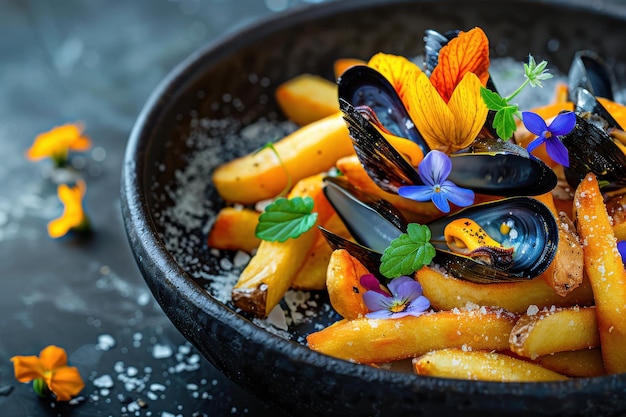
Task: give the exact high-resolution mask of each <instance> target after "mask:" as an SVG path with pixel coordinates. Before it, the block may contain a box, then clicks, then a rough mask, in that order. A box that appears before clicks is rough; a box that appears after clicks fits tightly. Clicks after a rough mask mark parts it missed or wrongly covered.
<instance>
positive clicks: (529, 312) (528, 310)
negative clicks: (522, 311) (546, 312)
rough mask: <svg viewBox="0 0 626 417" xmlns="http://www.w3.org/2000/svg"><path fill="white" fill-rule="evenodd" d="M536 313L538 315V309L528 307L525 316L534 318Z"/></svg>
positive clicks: (532, 306) (531, 306) (534, 306)
mask: <svg viewBox="0 0 626 417" xmlns="http://www.w3.org/2000/svg"><path fill="white" fill-rule="evenodd" d="M537 313H539V307H537V306H536V305H534V304H531V305H529V306H528V309H526V314H527V315H529V316H534V315H535V314H537Z"/></svg>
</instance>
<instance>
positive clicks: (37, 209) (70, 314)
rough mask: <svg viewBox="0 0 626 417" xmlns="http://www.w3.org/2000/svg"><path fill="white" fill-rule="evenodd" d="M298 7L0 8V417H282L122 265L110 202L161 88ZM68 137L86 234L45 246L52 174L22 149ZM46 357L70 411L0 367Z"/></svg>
mask: <svg viewBox="0 0 626 417" xmlns="http://www.w3.org/2000/svg"><path fill="white" fill-rule="evenodd" d="M302 3H304V1H291V0H290V1H287V0H285V1H272V0H266V1H261V0H206V1H199V0H136V1H123V0H109V1H98V2H95V1H86V0H85V1H81V0H62V1H55V2H51V1H47V0H27V1H24V0H3V1H2V2H1V12H0V144H1V146H2V148H1V149H2V150H1V151H0V311H1V313H2V320H1V321H0V410H1V411H0V415H2V416H6V417H13V416H16V417H18V416H19V417H21V416H73V417H80V416H89V417H96V416H126V415H128V416H158V417H172V416H196V415H197V416H203V415H211V416H222V415H253V416H256V415H267V414H269V413H271V414H273V415H274V416H276V417H280V416H281V415H282V414H281V413H280V412H279V411H277V410H274V409H272V408H270V407H268V406H266V405H265V404H264V403H263V402H261V401H259V400H257V399H255V398H252V397H250V396H249V395H248V394H247V393H246V392H244V391H242V389H240V388H239V387H238V386H236V385H234V384H233V383H232V382H230V381H229V380H228V379H227V378H225V377H224V376H222V375H221V374H220V373H219V372H218V371H216V370H215V369H214V368H213V367H212V365H210V364H209V363H208V362H207V361H206V360H205V359H204V358H203V357H201V356H200V355H199V354H198V353H197V352H196V351H195V349H194V348H193V347H191V345H190V344H188V343H187V342H186V340H185V339H184V338H183V337H182V336H181V335H180V334H179V332H178V331H177V330H176V329H175V328H174V327H173V325H172V324H171V323H170V322H169V320H168V319H167V318H166V317H165V315H164V314H163V313H162V311H161V309H160V308H159V306H158V305H157V304H156V303H155V301H154V299H153V298H152V295H151V293H150V292H149V290H148V288H147V286H146V285H145V283H144V281H143V279H142V277H141V275H140V273H139V271H138V269H137V266H136V264H135V261H134V260H133V258H132V255H131V251H130V247H129V245H128V241H127V238H126V235H125V233H124V228H123V224H122V218H121V212H120V199H119V187H120V170H121V164H122V157H123V153H124V149H125V146H126V141H127V138H128V136H129V133H130V130H131V128H132V126H133V123H134V121H135V118H136V116H137V115H138V113H139V111H140V109H141V107H142V106H143V104H144V103H145V101H146V100H147V98H148V96H149V94H150V92H151V91H152V90H153V89H154V88H155V87H156V85H157V84H158V83H159V82H160V81H161V80H162V79H163V78H164V76H165V75H166V74H167V73H168V72H169V71H170V70H171V69H172V68H173V67H174V66H175V65H176V64H177V63H178V62H180V61H181V60H183V59H184V58H185V57H187V56H188V55H189V54H191V53H192V52H193V51H194V50H196V49H197V48H199V47H201V46H202V45H204V44H206V43H207V42H210V41H211V40H212V39H215V38H216V37H218V36H220V35H222V34H224V33H226V32H229V31H234V30H236V29H237V28H238V27H241V26H243V25H246V24H248V23H250V22H252V21H254V20H255V19H258V18H260V17H263V16H267V15H269V14H271V13H273V12H275V11H277V10H278V9H283V8H286V7H297V6H298V5H301V4H302ZM75 121H82V122H83V123H84V124H85V126H86V131H85V133H86V134H87V135H88V136H89V137H90V138H91V139H92V141H93V145H94V146H93V148H92V150H91V151H89V152H87V153H85V154H75V156H74V157H73V158H72V164H73V166H74V167H75V169H76V172H75V173H73V174H72V175H78V176H80V177H82V178H84V179H85V180H86V183H87V195H86V203H85V204H86V209H87V211H88V214H89V216H90V218H91V221H92V223H93V226H94V229H95V232H94V233H93V234H92V235H91V236H90V237H77V236H67V237H64V238H62V239H57V240H53V239H51V238H49V237H48V236H47V233H46V224H47V222H48V221H50V220H51V219H53V218H55V217H57V216H58V215H60V213H61V210H62V207H61V204H60V202H59V201H58V199H57V197H56V182H57V181H58V175H59V173H58V172H56V173H54V172H53V171H52V165H51V163H50V161H48V160H46V161H41V162H37V163H31V162H28V161H27V160H26V159H25V157H24V153H25V151H26V149H27V148H28V147H29V146H30V145H31V143H32V141H33V139H34V138H35V136H36V135H37V134H39V133H41V132H45V131H47V130H49V129H51V128H52V127H54V126H56V125H59V124H63V123H67V122H75ZM48 344H56V345H58V346H61V347H63V348H65V349H66V351H67V352H68V355H69V358H70V362H71V364H72V365H75V366H77V367H78V368H79V370H80V372H81V374H82V376H83V379H84V380H85V383H86V387H85V389H84V390H83V392H82V393H81V396H80V397H79V398H78V399H77V400H76V401H75V402H73V403H70V404H67V403H65V404H61V403H58V404H55V403H54V402H52V401H50V400H40V399H38V397H37V396H36V395H35V394H34V392H33V391H32V389H31V386H30V384H20V383H18V382H16V380H15V379H14V377H13V366H12V364H11V362H10V358H11V357H12V356H14V355H34V354H38V353H39V351H40V350H41V349H42V348H43V347H45V346H46V345H48ZM139 404H142V407H140V406H139Z"/></svg>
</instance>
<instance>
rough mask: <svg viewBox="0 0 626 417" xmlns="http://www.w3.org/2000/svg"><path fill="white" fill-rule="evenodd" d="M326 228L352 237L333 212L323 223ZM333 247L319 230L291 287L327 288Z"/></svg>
mask: <svg viewBox="0 0 626 417" xmlns="http://www.w3.org/2000/svg"><path fill="white" fill-rule="evenodd" d="M322 226H324V228H325V229H327V230H330V231H331V232H333V233H335V234H336V235H339V236H341V237H344V238H346V239H348V238H350V232H348V229H346V226H345V225H344V224H343V222H342V221H341V218H340V217H339V216H338V215H337V214H336V213H333V215H332V216H330V218H329V219H328V220H327V221H326V222H325V223H324V224H323V225H322ZM332 252H333V249H332V248H331V247H330V245H329V244H328V242H327V241H326V238H325V237H324V235H322V233H321V232H320V231H319V230H318V231H317V237H316V238H315V243H314V244H313V247H312V248H311V250H310V251H309V253H308V254H307V256H306V259H305V261H304V263H303V264H302V266H301V267H300V269H299V270H298V272H297V273H296V277H295V278H294V280H293V282H292V283H291V288H293V289H296V290H323V289H325V288H326V271H327V270H328V262H329V261H330V257H331V255H332Z"/></svg>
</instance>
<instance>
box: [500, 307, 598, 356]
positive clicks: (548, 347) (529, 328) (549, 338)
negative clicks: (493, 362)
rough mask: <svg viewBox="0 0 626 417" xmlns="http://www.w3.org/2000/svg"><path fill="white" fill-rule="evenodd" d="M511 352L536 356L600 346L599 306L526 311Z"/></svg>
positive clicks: (514, 338)
mask: <svg viewBox="0 0 626 417" xmlns="http://www.w3.org/2000/svg"><path fill="white" fill-rule="evenodd" d="M509 341H510V343H511V351H513V352H514V353H516V354H518V355H520V356H523V357H526V358H530V359H536V358H537V357H538V356H543V355H549V354H551V353H556V352H565V351H572V350H580V349H590V348H594V347H598V346H600V336H599V334H598V323H597V322H596V311H595V307H585V308H578V307H571V308H558V309H556V308H555V309H544V310H541V311H539V312H537V313H534V314H532V315H528V314H523V315H522V316H521V317H520V318H519V320H518V321H517V323H515V327H513V330H512V331H511V337H510V339H509Z"/></svg>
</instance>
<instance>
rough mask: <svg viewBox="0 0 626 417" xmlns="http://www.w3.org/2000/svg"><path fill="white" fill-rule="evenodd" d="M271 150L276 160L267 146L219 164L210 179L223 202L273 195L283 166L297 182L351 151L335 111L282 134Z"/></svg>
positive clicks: (279, 186) (280, 185)
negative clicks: (287, 133)
mask: <svg viewBox="0 0 626 417" xmlns="http://www.w3.org/2000/svg"><path fill="white" fill-rule="evenodd" d="M274 149H275V150H276V153H278V155H280V160H279V159H278V158H277V157H276V155H275V154H274V152H273V151H272V150H271V149H263V150H261V151H259V152H254V153H250V154H248V155H245V156H243V157H241V158H237V159H234V160H232V161H229V162H227V163H225V164H223V165H220V166H219V167H218V168H217V169H216V170H215V171H214V172H213V178H212V180H213V184H214V185H215V188H216V190H217V192H218V193H219V194H220V196H221V197H222V198H223V199H224V200H225V201H227V202H233V203H241V204H244V205H245V204H253V203H256V202H257V201H261V200H266V199H269V198H274V197H276V196H277V195H278V194H279V193H280V192H281V191H282V190H283V189H284V188H285V187H286V185H287V175H286V174H285V169H286V170H287V172H288V173H289V175H290V176H291V179H292V181H294V182H297V181H299V180H300V179H302V178H306V177H308V176H311V175H315V174H317V173H318V172H322V171H326V170H328V169H329V168H331V167H333V166H334V165H335V161H337V159H339V158H341V157H343V156H346V155H352V154H354V147H353V146H352V140H351V139H350V136H349V135H348V128H347V127H346V124H345V122H344V121H343V118H342V116H341V113H339V112H337V113H336V114H333V115H331V116H328V117H325V118H323V119H321V120H319V121H317V122H314V123H310V124H308V125H306V126H305V127H302V128H300V129H298V130H296V131H295V132H293V133H291V134H290V135H287V136H285V137H284V138H282V139H281V140H279V141H278V142H276V143H275V144H274ZM281 160H282V162H283V164H284V166H281V163H280V161H281Z"/></svg>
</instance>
